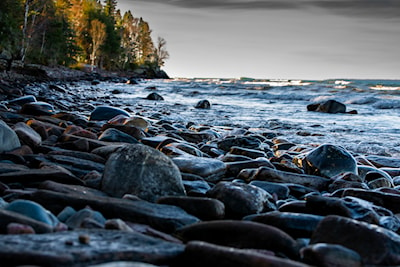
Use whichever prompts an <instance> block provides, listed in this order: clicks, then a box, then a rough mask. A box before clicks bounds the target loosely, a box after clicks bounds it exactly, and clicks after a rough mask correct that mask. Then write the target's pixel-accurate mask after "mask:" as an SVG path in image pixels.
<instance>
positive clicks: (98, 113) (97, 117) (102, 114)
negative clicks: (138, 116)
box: [89, 106, 130, 121]
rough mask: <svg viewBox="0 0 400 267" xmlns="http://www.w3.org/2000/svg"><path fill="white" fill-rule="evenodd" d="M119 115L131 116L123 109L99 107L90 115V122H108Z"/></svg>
mask: <svg viewBox="0 0 400 267" xmlns="http://www.w3.org/2000/svg"><path fill="white" fill-rule="evenodd" d="M117 115H125V116H128V117H129V116H130V115H129V113H128V112H126V111H125V110H123V109H120V108H116V107H110V106H98V107H96V108H95V109H94V110H93V111H92V113H90V118H89V120H91V121H108V120H110V119H112V118H114V117H115V116H117Z"/></svg>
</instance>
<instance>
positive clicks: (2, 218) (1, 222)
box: [0, 209, 53, 238]
mask: <svg viewBox="0 0 400 267" xmlns="http://www.w3.org/2000/svg"><path fill="white" fill-rule="evenodd" d="M10 223H19V224H22V225H29V226H31V227H32V228H33V230H34V231H35V232H36V233H38V234H42V233H51V232H52V231H53V227H52V226H50V225H49V224H46V223H44V222H41V221H38V220H35V219H33V218H31V217H28V216H25V215H23V214H21V213H17V212H14V211H9V210H5V209H0V232H1V233H2V234H5V233H7V226H8V225H9V224H10ZM1 236H2V235H0V238H1Z"/></svg>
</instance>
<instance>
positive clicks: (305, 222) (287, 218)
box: [244, 211, 324, 238]
mask: <svg viewBox="0 0 400 267" xmlns="http://www.w3.org/2000/svg"><path fill="white" fill-rule="evenodd" d="M323 218H324V217H323V216H319V215H313V214H303V213H294V212H279V211H271V212H267V213H261V214H256V215H250V216H247V217H245V218H244V219H245V220H251V221H253V222H258V223H263V224H267V225H271V226H274V227H276V228H279V229H281V230H282V231H284V232H285V233H287V234H289V235H290V236H291V237H293V238H311V235H312V233H313V232H314V230H315V229H316V228H317V226H318V224H319V223H320V222H321V221H322V219H323Z"/></svg>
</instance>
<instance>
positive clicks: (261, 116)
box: [97, 79, 400, 157]
mask: <svg viewBox="0 0 400 267" xmlns="http://www.w3.org/2000/svg"><path fill="white" fill-rule="evenodd" d="M152 86H153V87H155V89H154V88H153V89H149V87H152ZM97 88H98V89H99V90H98V92H100V91H103V92H104V93H105V94H107V92H108V91H110V92H111V91H112V90H114V89H119V90H120V91H122V93H121V94H117V95H114V98H115V99H114V100H112V101H114V103H118V105H120V106H122V107H129V108H130V109H131V110H132V113H137V114H140V115H143V116H147V117H153V118H156V119H166V120H170V121H173V122H179V123H187V122H189V121H192V122H195V123H197V124H205V125H213V126H217V125H218V126H230V127H249V128H263V129H268V130H273V131H276V132H277V133H279V134H281V135H283V136H284V137H286V139H288V140H289V141H291V142H294V143H315V144H321V143H332V144H338V145H342V146H343V147H345V148H347V149H349V150H351V151H353V152H358V153H363V154H379V155H387V156H394V157H400V122H399V121H400V120H399V118H400V81H397V80H382V81H380V80H346V81H343V80H338V81H336V80H326V81H260V80H257V81H255V80H223V79H197V80H195V79H179V80H178V79H177V80H143V81H141V82H140V83H139V84H137V85H131V84H124V83H117V84H115V83H101V84H100V85H97ZM151 92H156V93H158V94H160V95H161V96H163V97H164V99H165V100H164V101H149V100H145V99H144V98H145V97H146V96H147V95H148V94H150V93H151ZM202 99H207V100H209V101H210V102H211V104H212V108H211V109H209V110H201V109H195V108H194V106H195V104H196V103H197V102H198V101H199V100H202ZM328 99H335V100H337V101H340V102H342V103H345V104H346V106H347V111H350V110H357V112H358V114H357V115H351V114H325V113H319V112H308V111H307V105H308V104H311V103H315V102H321V101H324V100H328ZM304 135H306V136H304Z"/></svg>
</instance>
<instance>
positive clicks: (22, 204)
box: [5, 199, 59, 227]
mask: <svg viewBox="0 0 400 267" xmlns="http://www.w3.org/2000/svg"><path fill="white" fill-rule="evenodd" d="M5 210H8V211H12V212H16V213H19V214H22V215H24V216H26V217H29V218H32V219H33V220H36V221H39V222H42V223H45V224H48V225H49V226H51V227H55V226H56V225H57V224H58V223H59V221H58V219H57V217H56V216H55V215H53V214H52V213H51V212H49V211H47V210H46V209H44V208H43V207H42V206H41V205H40V204H38V203H35V202H33V201H29V200H22V199H18V200H15V201H13V202H11V203H10V204H8V205H7V206H6V207H5Z"/></svg>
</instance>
